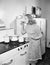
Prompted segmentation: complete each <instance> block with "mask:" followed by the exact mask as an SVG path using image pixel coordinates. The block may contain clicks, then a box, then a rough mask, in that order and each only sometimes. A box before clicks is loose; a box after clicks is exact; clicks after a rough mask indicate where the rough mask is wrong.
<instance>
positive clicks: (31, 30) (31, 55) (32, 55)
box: [26, 25, 42, 61]
mask: <svg viewBox="0 0 50 65" xmlns="http://www.w3.org/2000/svg"><path fill="white" fill-rule="evenodd" d="M26 32H27V34H28V38H29V39H28V40H29V49H28V56H27V59H28V60H29V61H36V60H38V59H42V57H41V48H40V39H39V40H34V38H36V37H38V36H41V35H42V34H41V31H40V28H39V27H38V26H37V25H27V26H26Z"/></svg>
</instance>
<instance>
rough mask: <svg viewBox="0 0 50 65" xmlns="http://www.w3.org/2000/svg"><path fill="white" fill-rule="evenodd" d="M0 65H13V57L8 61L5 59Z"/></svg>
mask: <svg viewBox="0 0 50 65" xmlns="http://www.w3.org/2000/svg"><path fill="white" fill-rule="evenodd" d="M1 63H2V65H15V57H14V56H13V57H11V58H9V59H5V60H4V61H2V62H1Z"/></svg>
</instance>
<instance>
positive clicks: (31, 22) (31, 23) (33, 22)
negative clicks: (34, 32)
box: [28, 20, 36, 25]
mask: <svg viewBox="0 0 50 65" xmlns="http://www.w3.org/2000/svg"><path fill="white" fill-rule="evenodd" d="M28 24H30V25H33V24H36V22H35V21H34V20H29V21H28Z"/></svg>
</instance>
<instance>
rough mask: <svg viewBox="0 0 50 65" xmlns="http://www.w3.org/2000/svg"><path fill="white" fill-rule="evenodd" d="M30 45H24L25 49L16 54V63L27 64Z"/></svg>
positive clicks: (18, 64) (16, 64)
mask: <svg viewBox="0 0 50 65" xmlns="http://www.w3.org/2000/svg"><path fill="white" fill-rule="evenodd" d="M27 50H28V45H25V46H23V49H22V50H20V51H19V53H18V54H16V58H15V59H16V60H15V65H26V63H27V62H26V61H27V59H26V57H27Z"/></svg>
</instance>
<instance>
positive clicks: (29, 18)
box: [26, 14, 36, 24]
mask: <svg viewBox="0 0 50 65" xmlns="http://www.w3.org/2000/svg"><path fill="white" fill-rule="evenodd" d="M26 16H27V18H28V24H36V21H35V20H33V17H32V16H31V14H26Z"/></svg>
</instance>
